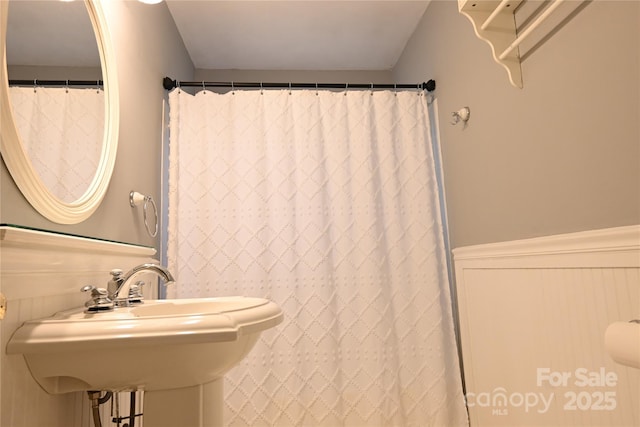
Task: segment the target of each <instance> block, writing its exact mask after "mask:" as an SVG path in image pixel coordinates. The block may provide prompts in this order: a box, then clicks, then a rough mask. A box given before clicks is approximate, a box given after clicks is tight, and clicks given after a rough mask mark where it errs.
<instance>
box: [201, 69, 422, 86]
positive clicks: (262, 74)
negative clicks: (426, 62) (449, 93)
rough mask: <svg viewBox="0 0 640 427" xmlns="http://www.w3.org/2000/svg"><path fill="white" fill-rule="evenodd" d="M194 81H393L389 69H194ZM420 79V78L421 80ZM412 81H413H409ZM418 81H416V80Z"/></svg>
mask: <svg viewBox="0 0 640 427" xmlns="http://www.w3.org/2000/svg"><path fill="white" fill-rule="evenodd" d="M194 80H195V81H198V82H199V81H202V80H204V81H212V82H229V81H234V82H264V83H267V82H271V83H289V82H291V83H316V82H318V83H379V84H384V83H393V76H392V74H391V70H385V71H370V70H341V71H308V70H202V69H196V71H195V78H194ZM421 81H422V80H421ZM409 83H413V82H409ZM416 83H418V82H416Z"/></svg>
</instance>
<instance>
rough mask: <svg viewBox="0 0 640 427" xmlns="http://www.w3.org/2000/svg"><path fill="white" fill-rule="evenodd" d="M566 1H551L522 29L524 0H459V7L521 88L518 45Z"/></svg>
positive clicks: (495, 57)
mask: <svg viewBox="0 0 640 427" xmlns="http://www.w3.org/2000/svg"><path fill="white" fill-rule="evenodd" d="M564 1H565V0H551V1H549V5H548V6H547V7H546V8H545V9H544V10H543V11H542V12H540V13H539V15H538V16H536V19H535V20H533V21H532V22H531V24H529V25H528V26H527V27H526V28H525V29H524V30H523V31H521V32H519V31H518V28H517V25H516V19H515V11H516V9H517V8H518V6H519V5H520V3H522V0H458V10H459V11H460V13H461V14H463V15H464V16H466V17H467V18H469V20H470V21H471V23H472V24H473V29H474V31H475V33H476V35H477V36H478V38H480V39H481V40H484V41H486V42H487V43H489V46H491V51H492V53H493V59H494V60H495V61H496V62H497V63H498V64H500V65H502V66H503V67H504V68H505V69H506V70H507V73H508V74H509V80H510V82H511V84H512V85H513V86H515V87H518V88H522V70H521V67H520V53H519V49H518V46H520V44H521V43H522V42H523V41H524V40H525V39H526V38H527V37H529V36H530V35H531V34H532V33H533V32H534V31H535V30H536V29H537V28H538V27H539V26H540V25H541V24H542V22H543V21H545V20H546V19H547V18H548V17H549V16H550V15H551V14H553V12H554V11H555V10H556V9H557V8H558V7H559V6H560V4H562V3H563V2H564Z"/></svg>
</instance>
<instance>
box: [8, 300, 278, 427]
mask: <svg viewBox="0 0 640 427" xmlns="http://www.w3.org/2000/svg"><path fill="white" fill-rule="evenodd" d="M282 318H283V315H282V311H281V310H280V308H279V307H278V306H277V305H276V304H274V303H273V302H271V301H268V300H265V299H261V298H245V297H221V298H199V299H179V300H153V301H145V302H144V304H142V305H137V306H133V307H120V308H116V309H115V310H113V311H107V312H97V313H86V312H85V311H84V309H83V308H78V309H76V310H70V311H64V312H60V313H57V314H55V315H53V316H51V317H49V318H46V319H40V320H32V321H28V322H26V323H25V324H24V325H22V326H21V327H20V328H19V329H18V330H17V331H16V332H15V333H14V335H13V336H12V337H11V339H10V341H9V343H8V345H7V353H8V354H23V355H24V358H25V360H26V362H27V365H28V366H29V369H30V370H31V373H32V375H33V377H34V378H35V380H36V381H37V382H38V383H39V384H40V385H41V386H42V388H43V389H44V390H46V391H47V392H49V393H54V394H55V393H67V392H72V391H83V390H109V391H124V390H144V391H145V410H144V412H145V415H144V418H145V426H148V427H153V426H155V425H172V424H171V423H172V422H173V421H171V412H173V413H175V412H176V411H177V410H179V411H180V412H181V413H182V415H181V418H180V421H179V424H173V425H184V426H187V425H189V426H191V425H193V426H209V425H219V424H221V422H222V420H221V407H222V390H221V387H222V380H221V378H222V376H223V375H224V374H225V373H226V372H227V371H228V370H229V369H231V368H232V367H233V366H234V365H236V364H237V363H238V362H239V361H240V360H242V358H244V357H245V356H246V355H247V353H248V352H249V351H250V350H251V348H252V347H253V345H254V344H255V343H256V341H257V339H258V337H259V335H260V333H261V332H262V331H264V330H266V329H269V328H272V327H274V326H276V325H277V324H279V323H280V322H281V321H282ZM207 396H208V397H209V399H210V401H209V402H208V401H207ZM194 399H195V400H197V402H194ZM203 399H204V402H205V403H204V404H203ZM183 400H184V402H182V401H183ZM178 402H181V403H178ZM167 404H168V406H167ZM189 404H192V406H193V407H192V408H191V409H189V408H185V407H184V405H189ZM163 411H165V412H167V413H166V414H163V413H162V412H163ZM194 411H196V412H197V413H195V414H194V413H193V412H194ZM185 416H186V417H187V418H185Z"/></svg>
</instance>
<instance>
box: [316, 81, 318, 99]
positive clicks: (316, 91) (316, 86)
mask: <svg viewBox="0 0 640 427" xmlns="http://www.w3.org/2000/svg"><path fill="white" fill-rule="evenodd" d="M316 96H318V82H316Z"/></svg>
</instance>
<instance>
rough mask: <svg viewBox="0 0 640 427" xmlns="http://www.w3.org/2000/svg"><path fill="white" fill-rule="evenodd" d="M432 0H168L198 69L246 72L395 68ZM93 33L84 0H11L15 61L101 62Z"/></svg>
mask: <svg viewBox="0 0 640 427" xmlns="http://www.w3.org/2000/svg"><path fill="white" fill-rule="evenodd" d="M428 4H429V0H420V1H418V0H413V1H399V0H387V1H367V0H352V1H337V0H324V1H317V0H316V1H313V0H279V1H271V0H262V1H247V0H235V1H218V0H166V5H167V6H168V8H169V11H170V13H171V15H172V16H173V18H174V21H175V23H176V26H177V28H178V31H179V32H180V34H181V35H182V39H183V40H184V43H185V46H186V48H187V51H188V52H189V55H190V56H191V59H192V61H193V64H194V66H195V67H196V68H199V69H245V70H388V69H391V68H392V67H393V66H394V65H395V63H396V61H397V60H398V58H399V57H400V55H401V53H402V51H403V49H404V47H405V45H406V43H407V41H408V40H409V37H411V34H412V33H413V32H414V30H415V28H416V26H417V25H418V22H419V21H420V19H421V17H422V15H423V14H424V11H425V9H426V8H427V6H428ZM140 7H165V6H164V5H162V4H160V5H142V4H140ZM92 31H93V30H92V28H91V24H90V21H89V19H88V15H87V13H86V9H85V8H84V4H83V2H79V1H76V2H60V1H51V0H41V1H33V0H28V1H25V0H23V1H11V2H10V7H9V22H8V24H7V56H8V59H9V58H11V59H10V62H9V63H10V64H11V63H13V64H21V65H48V66H57V65H59V66H65V65H66V66H92V65H93V66H95V65H97V64H99V56H98V52H97V47H96V43H95V40H94V39H93V38H92V37H91V35H92Z"/></svg>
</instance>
